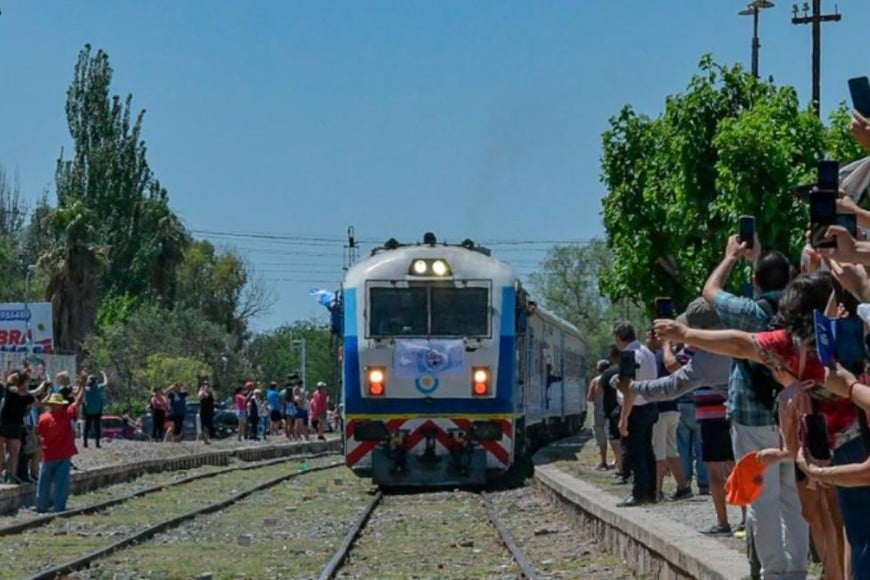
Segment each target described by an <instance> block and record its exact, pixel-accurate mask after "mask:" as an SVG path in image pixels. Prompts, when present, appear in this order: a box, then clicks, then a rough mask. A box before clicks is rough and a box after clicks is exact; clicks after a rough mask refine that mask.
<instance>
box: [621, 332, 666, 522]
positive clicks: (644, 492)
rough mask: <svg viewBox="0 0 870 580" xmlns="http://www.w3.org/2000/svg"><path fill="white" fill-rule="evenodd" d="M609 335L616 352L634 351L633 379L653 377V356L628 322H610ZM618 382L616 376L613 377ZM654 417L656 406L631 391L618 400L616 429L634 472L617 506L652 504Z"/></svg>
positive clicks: (656, 372) (653, 501) (654, 373)
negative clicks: (618, 412) (635, 369)
mask: <svg viewBox="0 0 870 580" xmlns="http://www.w3.org/2000/svg"><path fill="white" fill-rule="evenodd" d="M613 337H614V338H615V339H616V346H617V348H619V350H620V351H634V353H635V360H636V362H637V371H636V374H635V379H636V380H639V381H645V380H653V379H655V378H657V375H658V370H657V368H656V357H655V355H654V354H653V352H652V351H651V350H650V349H648V348H647V347H646V346H644V345H642V344H641V343H640V342H638V340H637V331H635V329H634V326H633V325H632V324H631V322H628V321H620V322H617V323H616V324H614V325H613ZM613 380H614V381H618V380H619V378H618V377H614V379H613ZM657 420H658V408H657V407H656V405H654V404H650V403H649V402H648V401H647V400H646V399H645V398H644V397H643V395H637V394H631V395H629V396H627V397H625V399H624V400H623V402H622V414H621V415H620V419H619V430H620V433H622V436H623V437H625V451H626V453H627V454H628V457H629V459H628V465H630V466H631V469H632V471H633V472H634V479H633V482H632V488H631V495H629V496H627V497H626V498H625V499H623V500H622V501H621V502H620V503H619V504H617V505H618V506H620V507H631V506H637V505H643V504H647V503H655V502H656V500H657V497H656V458H655V453H654V452H653V438H652V431H653V425H654V424H655V422H656V421H657Z"/></svg>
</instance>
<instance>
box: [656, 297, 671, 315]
mask: <svg viewBox="0 0 870 580" xmlns="http://www.w3.org/2000/svg"><path fill="white" fill-rule="evenodd" d="M656 318H669V319H673V318H674V301H673V300H671V299H670V298H668V297H666V296H663V297H660V298H656Z"/></svg>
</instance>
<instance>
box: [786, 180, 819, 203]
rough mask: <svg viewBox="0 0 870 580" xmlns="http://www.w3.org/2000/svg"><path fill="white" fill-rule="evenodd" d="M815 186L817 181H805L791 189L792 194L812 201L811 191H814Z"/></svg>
mask: <svg viewBox="0 0 870 580" xmlns="http://www.w3.org/2000/svg"><path fill="white" fill-rule="evenodd" d="M815 186H816V184H815V183H805V184H803V185H798V186H797V187H795V188H794V189H792V190H791V194H792V195H793V196H795V197H796V198H798V199H799V200H801V201H807V202H808V201H810V193H812V191H813V188H814V187H815Z"/></svg>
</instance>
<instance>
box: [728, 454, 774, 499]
mask: <svg viewBox="0 0 870 580" xmlns="http://www.w3.org/2000/svg"><path fill="white" fill-rule="evenodd" d="M766 468H767V466H766V465H765V464H764V463H762V462H761V461H759V460H758V452H757V451H750V452H749V453H747V454H746V455H744V456H743V457H742V458H741V459H740V461H738V462H737V464H736V465H735V466H734V470H733V471H732V472H731V475H730V476H728V481H726V482H725V499H726V501H727V502H728V503H729V504H731V505H739V506H746V505H750V504H751V503H753V502H754V501H755V500H757V499H758V496H760V495H761V490H762V489H764V470H765V469H766Z"/></svg>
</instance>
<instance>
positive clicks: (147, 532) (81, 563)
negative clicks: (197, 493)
mask: <svg viewBox="0 0 870 580" xmlns="http://www.w3.org/2000/svg"><path fill="white" fill-rule="evenodd" d="M285 460H286V458H285ZM344 465H345V463H344V461H340V462H337V463H330V464H329V465H322V466H317V467H311V468H309V469H307V470H305V471H300V472H295V473H289V474H285V475H280V476H278V477H273V478H272V479H268V480H266V481H264V482H262V483H258V484H257V485H255V486H253V487H250V488H248V489H246V490H244V491H240V492H239V493H236V494H234V495H232V496H230V497H228V498H226V499H223V500H220V501H217V502H214V503H211V504H209V505H206V506H203V507H201V508H197V509H195V510H192V511H189V512H187V513H185V514H182V515H180V516H176V517H174V518H170V519H168V520H164V521H162V522H158V523H156V524H154V525H151V526H149V527H147V528H145V529H144V530H140V531H138V532H135V533H133V534H130V535H127V536H125V537H123V538H121V539H120V540H118V541H117V542H113V543H111V544H109V545H108V546H105V547H103V548H99V549H97V550H94V551H93V552H90V553H88V554H85V555H84V556H80V557H78V558H75V559H73V560H70V561H68V562H65V563H63V564H60V565H58V566H54V567H52V568H49V569H47V570H42V571H40V572H37V573H36V574H35V575H33V576H32V577H31V578H32V580H49V579H54V578H57V577H58V576H63V575H65V574H69V573H71V572H75V571H77V570H80V569H82V568H84V567H86V566H88V565H89V564H90V563H91V562H94V561H95V560H98V559H100V558H103V557H104V556H107V555H109V554H111V553H112V552H115V551H117V550H120V549H122V548H126V547H127V546H129V545H131V544H135V543H137V542H141V541H143V540H147V539H149V538H151V537H152V536H154V535H156V534H159V533H160V532H163V531H166V530H169V529H171V528H174V527H177V526H178V525H180V524H182V523H184V522H185V521H187V520H191V519H193V518H195V517H197V516H201V515H205V514H210V513H213V512H216V511H220V510H222V509H224V508H226V507H228V506H230V505H232V504H234V503H236V502H238V501H240V500H242V499H244V498H246V497H248V496H249V495H251V494H253V493H256V492H258V491H262V490H264V489H268V488H270V487H274V486H276V485H278V484H279V483H283V482H284V481H287V480H288V479H293V478H295V477H299V476H302V475H307V474H309V473H314V472H316V471H325V470H327V469H335V468H336V467H342V466H344Z"/></svg>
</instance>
